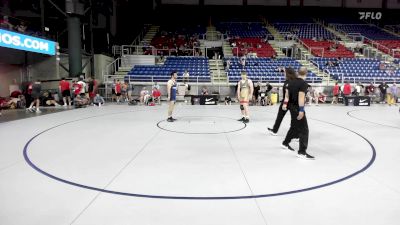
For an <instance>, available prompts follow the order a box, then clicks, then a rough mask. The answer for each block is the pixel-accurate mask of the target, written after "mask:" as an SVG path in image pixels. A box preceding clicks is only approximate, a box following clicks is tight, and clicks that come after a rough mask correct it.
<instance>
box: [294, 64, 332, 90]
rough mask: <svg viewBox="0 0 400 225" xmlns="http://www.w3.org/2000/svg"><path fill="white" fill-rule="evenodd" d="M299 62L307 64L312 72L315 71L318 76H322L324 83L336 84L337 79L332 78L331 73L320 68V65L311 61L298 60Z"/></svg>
mask: <svg viewBox="0 0 400 225" xmlns="http://www.w3.org/2000/svg"><path fill="white" fill-rule="evenodd" d="M297 62H299V63H300V64H301V65H302V66H305V67H306V68H307V69H308V70H309V71H311V72H313V73H315V74H316V75H317V76H319V77H321V78H322V83H323V84H334V83H335V80H334V79H332V78H331V77H330V75H329V74H327V73H325V72H323V71H321V70H320V69H318V67H317V66H316V65H314V64H313V63H311V62H310V61H308V60H297Z"/></svg>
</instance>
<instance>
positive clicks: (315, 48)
mask: <svg viewBox="0 0 400 225" xmlns="http://www.w3.org/2000/svg"><path fill="white" fill-rule="evenodd" d="M302 41H303V42H304V44H306V45H307V46H308V47H309V48H311V53H312V54H313V55H314V56H317V57H324V58H338V57H341V58H354V53H353V52H352V51H350V50H348V49H347V48H346V47H345V46H344V45H342V44H339V43H335V42H333V41H314V40H311V39H302ZM335 45H336V48H335V49H334V50H332V47H333V46H335ZM321 48H323V50H322V49H321Z"/></svg>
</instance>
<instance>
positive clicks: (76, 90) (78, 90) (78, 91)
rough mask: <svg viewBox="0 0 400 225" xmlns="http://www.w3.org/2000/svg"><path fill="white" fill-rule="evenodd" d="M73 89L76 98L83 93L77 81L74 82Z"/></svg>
mask: <svg viewBox="0 0 400 225" xmlns="http://www.w3.org/2000/svg"><path fill="white" fill-rule="evenodd" d="M72 87H73V88H74V95H75V97H76V96H77V95H79V93H81V89H82V85H80V84H78V82H76V80H74V81H73V82H72Z"/></svg>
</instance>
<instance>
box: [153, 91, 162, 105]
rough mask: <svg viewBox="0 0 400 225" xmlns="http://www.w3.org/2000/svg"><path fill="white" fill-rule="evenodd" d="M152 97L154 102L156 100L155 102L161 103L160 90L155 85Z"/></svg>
mask: <svg viewBox="0 0 400 225" xmlns="http://www.w3.org/2000/svg"><path fill="white" fill-rule="evenodd" d="M152 95H153V99H154V101H155V102H157V104H160V103H161V92H160V90H158V89H157V88H156V87H153V93H152Z"/></svg>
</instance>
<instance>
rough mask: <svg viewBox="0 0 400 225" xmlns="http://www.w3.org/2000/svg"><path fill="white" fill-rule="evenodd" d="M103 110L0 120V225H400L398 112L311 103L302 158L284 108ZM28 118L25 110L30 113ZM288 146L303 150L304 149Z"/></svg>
mask: <svg viewBox="0 0 400 225" xmlns="http://www.w3.org/2000/svg"><path fill="white" fill-rule="evenodd" d="M166 110H167V107H166V105H165V104H164V105H162V106H155V107H145V106H126V105H107V106H104V107H101V108H98V107H89V108H85V109H77V110H65V111H60V112H58V113H49V114H45V113H42V115H40V116H33V117H29V118H26V119H23V120H14V121H9V122H3V123H0V141H1V147H0V224H1V225H19V224H21V225H27V224H28V225H31V224H32V225H33V224H38V225H39V224H40V225H47V224H49V225H58V224H79V225H83V224H85V225H91V224H96V225H101V224H104V225H106V224H107V225H110V224H113V225H125V224H141V225H142V224H143V225H145V224H146V225H147V224H149V225H152V224H154V225H156V224H157V225H159V224H162V225H169V224H171V225H178V224H182V225H187V224H190V225H197V224H198V225H214V224H215V225H225V224H226V225H236V224H237V225H244V224H246V225H265V224H268V225H293V224H307V225H321V224H324V225H330V224H332V225H333V224H335V225H337V224H341V225H347V224H348V225H358V224H360V225H376V224H385V225H397V224H398V221H400V179H399V171H400V163H399V160H400V145H399V141H398V139H397V138H398V137H399V135H400V114H399V111H398V110H399V109H398V107H393V106H392V107H389V106H384V105H373V106H371V107H346V106H331V105H321V106H309V107H307V108H306V111H307V117H308V123H309V127H310V141H309V150H308V152H309V153H310V154H312V155H314V156H315V157H316V160H314V161H306V160H302V159H299V158H297V157H296V155H295V154H294V153H292V152H287V151H285V150H283V149H281V148H280V144H281V142H282V140H283V139H284V135H285V134H286V132H287V130H288V126H289V118H288V116H289V115H287V117H286V118H285V120H284V121H283V123H282V126H281V129H280V131H279V133H278V136H271V135H269V134H267V132H266V130H267V127H269V126H272V124H273V122H274V120H275V116H276V112H277V110H278V108H277V106H272V107H257V106H255V107H251V121H250V123H249V124H247V125H244V124H243V123H241V122H238V121H236V120H237V119H239V118H240V114H239V106H237V105H232V106H225V105H217V106H190V105H178V106H177V108H176V112H175V116H176V117H177V118H178V120H177V121H176V122H174V123H168V122H165V119H166ZM23 113H25V112H23ZM291 145H293V147H294V148H295V149H297V148H298V143H296V142H294V143H292V144H291Z"/></svg>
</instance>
